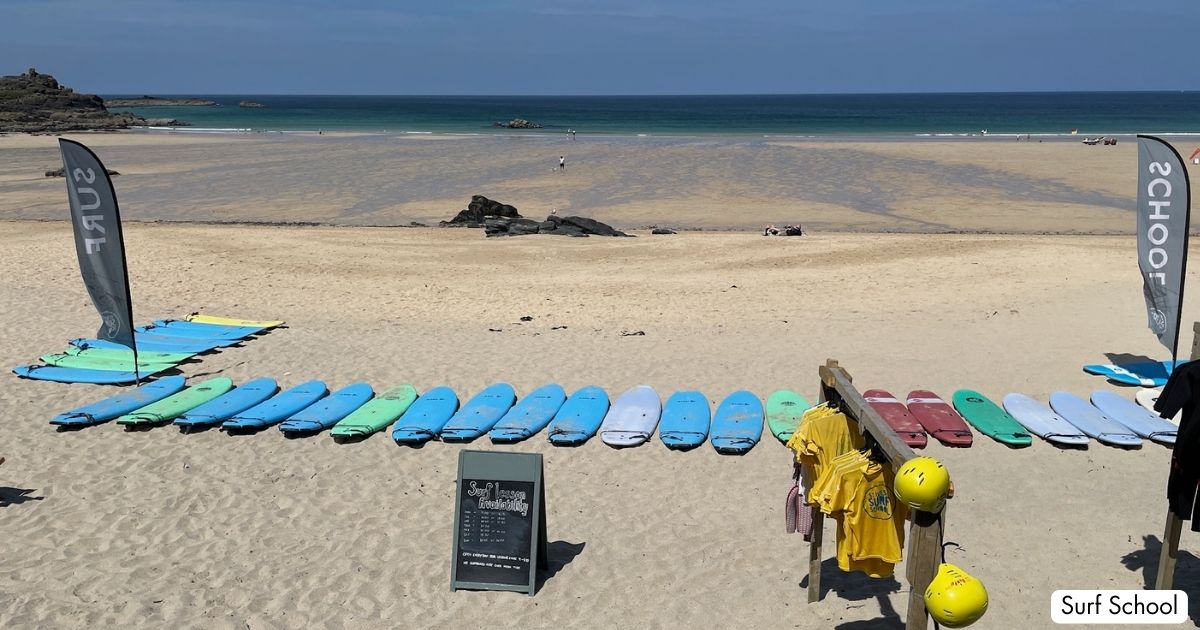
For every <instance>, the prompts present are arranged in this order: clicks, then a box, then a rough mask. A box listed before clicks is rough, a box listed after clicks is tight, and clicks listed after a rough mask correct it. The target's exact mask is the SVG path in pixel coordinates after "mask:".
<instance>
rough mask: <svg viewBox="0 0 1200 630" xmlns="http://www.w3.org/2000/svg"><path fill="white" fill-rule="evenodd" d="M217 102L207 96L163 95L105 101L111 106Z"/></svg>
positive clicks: (191, 104) (167, 105)
mask: <svg viewBox="0 0 1200 630" xmlns="http://www.w3.org/2000/svg"><path fill="white" fill-rule="evenodd" d="M216 104H217V102H216V101H210V100H208V99H206V98H163V97H161V96H142V97H141V98H110V99H108V100H107V101H105V105H107V106H109V107H214V106H216Z"/></svg>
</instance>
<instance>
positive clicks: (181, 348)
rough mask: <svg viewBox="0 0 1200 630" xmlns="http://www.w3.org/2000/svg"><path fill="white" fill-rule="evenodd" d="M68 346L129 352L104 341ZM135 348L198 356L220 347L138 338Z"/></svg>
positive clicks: (74, 340)
mask: <svg viewBox="0 0 1200 630" xmlns="http://www.w3.org/2000/svg"><path fill="white" fill-rule="evenodd" d="M70 344H71V345H72V346H75V347H76V348H80V349H82V350H86V349H88V348H105V349H113V350H129V348H128V347H127V346H123V345H121V344H119V343H116V342H113V341H108V340H105V339H72V340H71V341H70ZM137 347H138V350H139V351H141V350H145V351H147V352H188V353H191V354H200V353H203V352H212V351H213V350H216V349H218V348H219V347H220V346H213V345H211V344H206V343H204V344H202V343H192V344H179V343H161V342H156V341H145V340H143V339H141V338H139V339H138V340H137Z"/></svg>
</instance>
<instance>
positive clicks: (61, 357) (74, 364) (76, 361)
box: [40, 354, 175, 372]
mask: <svg viewBox="0 0 1200 630" xmlns="http://www.w3.org/2000/svg"><path fill="white" fill-rule="evenodd" d="M40 358H41V360H42V363H45V364H46V365H57V366H58V367H67V368H78V369H81V370H107V371H111V372H132V371H133V355H132V354H131V355H129V358H127V359H120V358H110V357H93V356H84V355H78V354H43V355H42V356H41V357H40ZM137 365H138V370H141V371H145V372H161V371H163V370H165V369H168V368H171V367H174V365H175V364H174V363H156V362H153V361H144V360H142V358H141V357H138V362H137Z"/></svg>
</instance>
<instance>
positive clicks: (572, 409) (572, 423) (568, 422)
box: [548, 386, 608, 446]
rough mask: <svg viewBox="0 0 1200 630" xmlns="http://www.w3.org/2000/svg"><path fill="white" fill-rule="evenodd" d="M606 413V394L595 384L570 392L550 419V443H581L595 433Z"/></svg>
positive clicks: (563, 444) (570, 444)
mask: <svg viewBox="0 0 1200 630" xmlns="http://www.w3.org/2000/svg"><path fill="white" fill-rule="evenodd" d="M606 413H608V394H606V393H604V390H603V389H600V388H599V387H595V386H589V387H584V388H582V389H580V390H579V391H577V392H575V393H574V394H571V397H570V398H568V399H567V402H565V403H563V406H562V407H561V408H560V409H559V410H558V413H556V414H554V419H553V420H551V421H550V426H549V427H548V433H549V437H550V443H551V444H555V445H557V446H575V445H578V444H583V443H584V442H586V441H588V439H590V438H591V437H592V436H593V435H596V431H598V430H599V429H600V423H601V422H603V421H604V414H606Z"/></svg>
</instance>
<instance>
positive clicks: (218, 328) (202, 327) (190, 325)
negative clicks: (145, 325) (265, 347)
mask: <svg viewBox="0 0 1200 630" xmlns="http://www.w3.org/2000/svg"><path fill="white" fill-rule="evenodd" d="M154 325H155V326H158V327H161V328H165V329H167V330H194V331H196V332H198V333H204V334H206V335H208V336H210V337H218V336H227V337H228V336H232V335H237V336H238V337H241V338H243V339H244V338H246V337H249V336H251V335H256V334H258V333H260V332H262V331H264V330H266V329H265V328H263V327H261V326H227V325H225V324H201V323H199V322H189V321H186V320H182V319H156V320H154Z"/></svg>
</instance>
